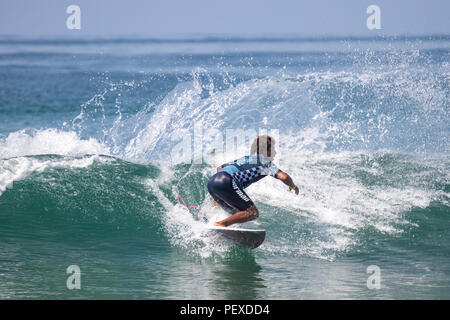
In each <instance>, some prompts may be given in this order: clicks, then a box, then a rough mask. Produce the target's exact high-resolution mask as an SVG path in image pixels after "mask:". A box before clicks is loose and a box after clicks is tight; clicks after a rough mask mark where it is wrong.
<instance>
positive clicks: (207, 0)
mask: <svg viewBox="0 0 450 320" xmlns="http://www.w3.org/2000/svg"><path fill="white" fill-rule="evenodd" d="M71 4H76V5H78V6H80V8H81V30H68V29H67V28H66V19H67V17H68V16H69V15H68V14H67V13H66V8H67V7H68V6H69V5H71ZM371 4H376V5H378V6H379V7H380V8H381V27H382V29H381V30H377V31H374V30H368V29H367V27H366V19H367V17H368V15H367V14H366V8H367V7H368V6H369V5H371ZM449 14H450V0H428V1H425V0H423V1H417V0H370V1H366V0H311V1H301V0H270V1H267V0H220V1H219V0H146V1H145V0H0V34H1V35H22V36H52V35H66V36H71V35H77V36H86V35H89V36H95V35H100V36H122V35H131V34H134V35H140V36H158V35H159V36H160V35H179V34H217V33H219V34H234V35H255V34H297V35H338V36H346V35H375V34H380V33H381V34H388V35H398V34H432V33H434V34H436V33H439V34H448V33H450V19H449Z"/></svg>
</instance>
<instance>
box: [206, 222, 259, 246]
mask: <svg viewBox="0 0 450 320" xmlns="http://www.w3.org/2000/svg"><path fill="white" fill-rule="evenodd" d="M208 229H209V230H211V231H212V232H216V233H218V234H220V235H221V236H223V237H225V238H227V239H230V240H233V241H234V242H236V243H237V244H239V245H241V246H243V247H247V248H250V249H256V248H258V247H259V246H260V245H261V244H262V243H263V242H264V239H265V238H266V230H262V229H260V230H257V229H240V228H230V227H218V226H210V227H208Z"/></svg>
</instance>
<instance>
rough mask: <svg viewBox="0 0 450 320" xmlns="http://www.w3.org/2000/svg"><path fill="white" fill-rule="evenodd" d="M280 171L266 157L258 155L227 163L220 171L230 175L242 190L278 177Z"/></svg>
mask: <svg viewBox="0 0 450 320" xmlns="http://www.w3.org/2000/svg"><path fill="white" fill-rule="evenodd" d="M280 171H281V170H280V169H278V168H277V166H276V165H274V164H273V163H272V162H271V161H269V160H268V159H267V158H266V157H265V156H264V155H261V154H258V155H257V154H256V153H255V154H252V155H250V156H245V157H242V158H240V159H237V160H234V161H232V162H229V163H226V164H224V165H223V166H222V169H220V170H219V172H227V173H229V174H230V175H231V176H232V177H233V178H234V180H236V182H237V184H238V185H239V187H241V188H247V187H248V186H249V185H251V184H252V183H253V182H256V181H258V180H261V179H262V178H264V177H265V176H272V177H276V175H277V174H278V172H280Z"/></svg>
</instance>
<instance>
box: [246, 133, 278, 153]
mask: <svg viewBox="0 0 450 320" xmlns="http://www.w3.org/2000/svg"><path fill="white" fill-rule="evenodd" d="M274 145H275V139H273V138H272V137H271V136H268V135H262V136H258V137H256V138H255V140H253V143H252V146H251V147H250V154H254V153H256V154H262V155H264V156H266V157H270V156H271V155H272V148H273V146H274Z"/></svg>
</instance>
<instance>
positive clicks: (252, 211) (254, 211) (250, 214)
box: [246, 205, 259, 220]
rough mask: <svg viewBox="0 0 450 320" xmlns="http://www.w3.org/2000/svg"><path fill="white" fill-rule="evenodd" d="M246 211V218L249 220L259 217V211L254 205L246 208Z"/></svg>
mask: <svg viewBox="0 0 450 320" xmlns="http://www.w3.org/2000/svg"><path fill="white" fill-rule="evenodd" d="M246 211H247V212H248V218H249V219H251V220H255V219H256V218H258V217H259V211H258V209H257V208H256V206H254V205H253V206H251V207H250V208H248V209H247V210H246Z"/></svg>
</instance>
